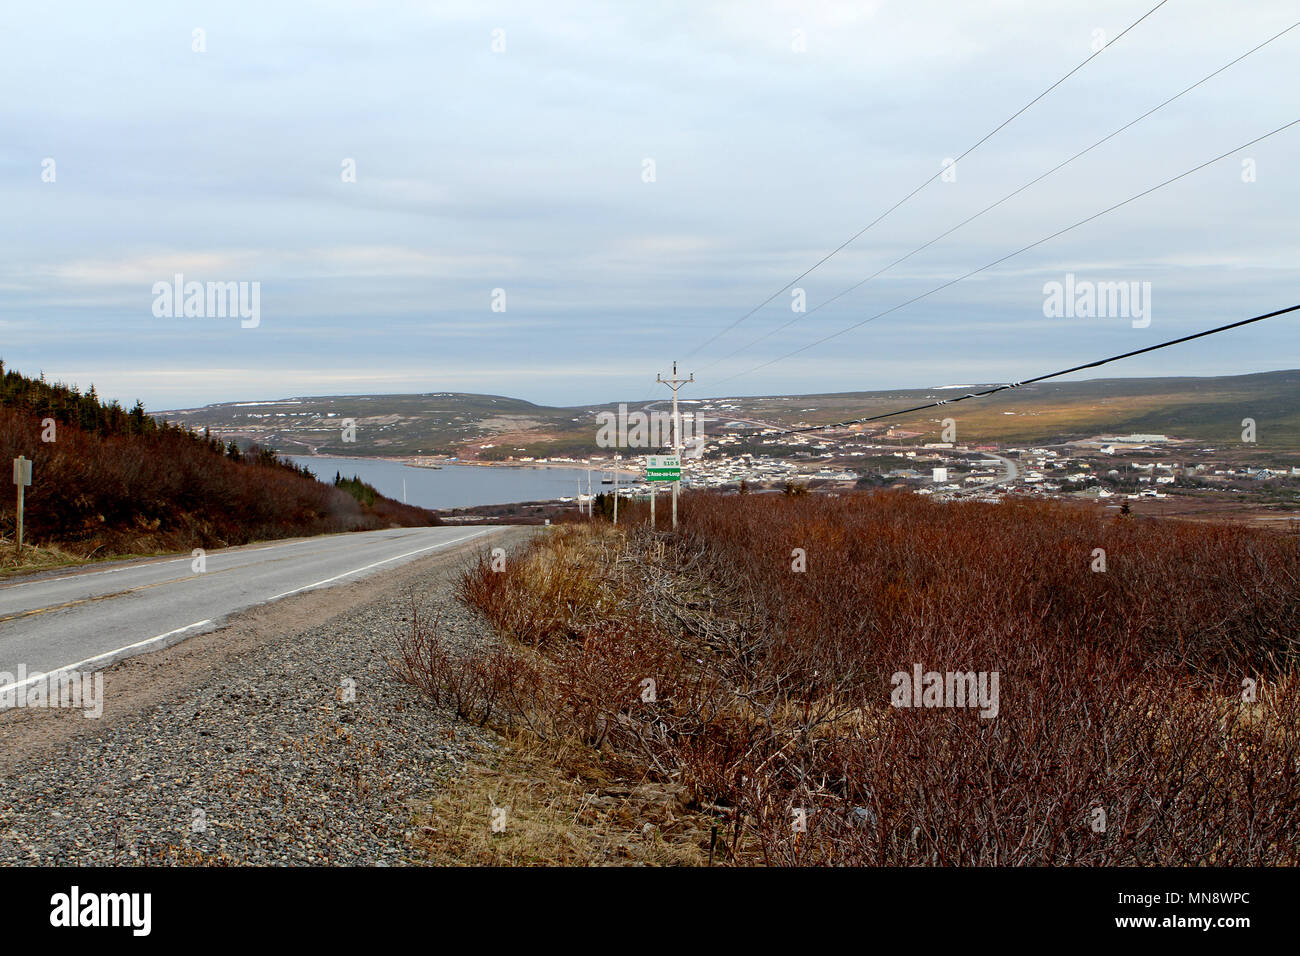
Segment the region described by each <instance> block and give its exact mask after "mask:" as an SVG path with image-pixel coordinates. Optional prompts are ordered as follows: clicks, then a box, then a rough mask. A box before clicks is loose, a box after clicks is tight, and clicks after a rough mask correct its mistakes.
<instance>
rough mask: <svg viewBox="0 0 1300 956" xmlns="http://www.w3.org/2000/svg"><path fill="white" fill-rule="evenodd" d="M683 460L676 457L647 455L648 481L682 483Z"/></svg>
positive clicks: (646, 475)
mask: <svg viewBox="0 0 1300 956" xmlns="http://www.w3.org/2000/svg"><path fill="white" fill-rule="evenodd" d="M681 477H682V460H681V459H680V458H678V457H677V456H676V455H646V459H645V479H646V481H680V480H681Z"/></svg>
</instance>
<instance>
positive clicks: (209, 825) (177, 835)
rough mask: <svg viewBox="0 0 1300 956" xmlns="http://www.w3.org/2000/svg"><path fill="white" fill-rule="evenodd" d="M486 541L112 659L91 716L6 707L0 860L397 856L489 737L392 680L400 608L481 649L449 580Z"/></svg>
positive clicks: (385, 860) (402, 622) (519, 535)
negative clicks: (98, 712)
mask: <svg viewBox="0 0 1300 956" xmlns="http://www.w3.org/2000/svg"><path fill="white" fill-rule="evenodd" d="M531 533H533V532H532V531H531V530H530V529H526V528H518V529H511V530H508V531H504V532H501V533H500V535H499V536H495V537H493V539H492V540H491V545H492V546H497V545H503V546H505V547H511V546H512V545H515V544H518V543H519V542H521V541H522V540H524V539H525V538H526V537H527V536H528V535H529V534H531ZM485 542H486V539H480V540H476V541H475V542H473V543H472V544H469V545H467V546H465V547H463V548H459V549H456V550H455V551H450V552H445V553H441V552H440V553H438V554H436V555H433V556H430V557H428V558H425V559H422V560H420V561H416V562H412V563H411V564H408V565H405V566H403V567H401V568H398V569H394V570H392V571H389V572H386V573H384V574H381V575H376V576H373V577H370V578H367V579H365V580H362V581H357V582H353V583H350V584H346V585H343V586H340V587H336V588H330V589H328V590H323V591H317V592H311V593H306V594H301V595H297V596H294V597H292V598H288V599H286V600H283V601H279V602H277V603H275V604H273V605H269V606H266V607H263V608H259V609H257V610H256V611H253V612H250V613H249V614H246V615H243V616H241V617H240V618H238V619H237V620H235V621H233V622H231V623H230V624H229V625H228V626H226V627H224V628H222V629H220V630H218V631H216V632H213V633H212V634H205V635H201V636H199V637H196V638H193V639H191V640H189V641H186V642H184V643H183V644H180V645H177V646H175V647H173V648H170V649H168V650H166V651H162V652H159V653H156V654H150V655H145V656H142V657H137V658H133V659H130V660H128V661H124V662H122V663H121V664H118V665H116V666H115V667H113V668H110V669H109V670H108V671H107V672H106V674H105V692H104V697H105V708H104V715H103V717H102V718H100V719H98V720H94V719H87V718H85V717H83V716H82V714H81V713H80V712H68V711H57V710H14V711H9V712H7V713H4V714H0V863H6V864H43V865H60V864H64V865H68V864H118V865H123V864H134V863H141V864H144V863H182V864H184V863H195V864H212V863H220V862H229V863H232V864H295V865H303V864H318V865H324V864H365V865H400V864H403V863H405V862H407V861H408V859H409V858H412V857H413V856H414V854H413V853H412V852H411V850H412V848H411V847H410V846H409V844H408V839H409V837H410V836H411V833H412V827H413V824H412V818H413V811H414V810H415V809H417V808H418V807H419V806H420V804H421V802H422V801H423V800H425V799H427V796H428V794H429V793H430V792H431V791H434V790H436V789H437V787H438V785H439V781H442V780H446V779H448V778H449V777H451V776H453V775H455V774H457V773H458V770H459V768H460V767H462V766H463V765H464V764H465V763H466V762H467V761H469V760H470V759H471V758H475V757H485V756H488V754H487V753H486V751H490V750H491V749H492V748H494V747H495V746H496V743H495V738H494V737H493V735H491V734H489V733H485V732H483V731H481V730H479V729H477V728H474V727H470V726H468V725H465V724H463V723H460V722H458V721H456V720H455V718H454V717H453V716H451V715H449V714H447V713H445V712H442V711H439V710H437V709H435V708H433V707H431V706H430V705H429V704H427V703H426V702H425V701H424V700H423V699H422V698H421V697H420V695H419V694H417V693H416V691H414V690H413V689H412V688H410V687H407V686H406V685H404V684H401V683H399V682H398V681H397V680H395V679H394V677H393V674H392V670H391V667H390V665H389V660H390V659H391V657H392V656H393V653H394V639H395V635H396V634H397V633H398V632H399V631H400V630H401V629H403V628H404V627H405V626H406V624H407V622H408V620H409V618H410V613H411V606H410V600H411V596H412V595H414V596H415V597H416V599H417V600H419V601H421V602H422V603H423V606H424V613H426V614H430V615H432V614H437V615H439V616H440V621H441V627H442V628H443V629H444V630H445V632H446V633H448V634H450V635H453V636H454V637H455V638H457V639H459V640H461V641H466V642H472V641H478V640H482V639H483V638H485V637H486V636H487V635H486V629H485V626H484V625H483V624H482V623H481V622H480V621H478V620H477V618H475V617H474V616H473V615H471V614H470V612H468V611H467V610H466V609H465V608H463V607H462V606H461V605H460V604H459V603H458V602H457V601H456V600H455V598H454V596H453V594H452V591H451V587H450V585H451V582H452V581H453V579H454V576H455V575H456V573H457V571H458V569H459V568H460V566H461V565H462V563H463V562H464V561H465V559H466V555H467V554H468V553H470V552H471V551H473V550H477V549H479V548H481V547H483V546H485Z"/></svg>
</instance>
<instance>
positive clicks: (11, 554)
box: [0, 538, 87, 580]
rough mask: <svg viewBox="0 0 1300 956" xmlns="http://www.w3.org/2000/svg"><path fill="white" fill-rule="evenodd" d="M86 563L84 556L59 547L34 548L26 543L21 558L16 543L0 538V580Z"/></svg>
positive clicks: (41, 546)
mask: <svg viewBox="0 0 1300 956" xmlns="http://www.w3.org/2000/svg"><path fill="white" fill-rule="evenodd" d="M86 561H87V558H86V557H85V556H84V555H79V554H73V553H71V552H69V551H66V550H64V549H63V548H60V547H59V546H58V545H38V546H32V545H29V544H26V543H24V544H23V553H22V557H21V558H20V557H19V556H18V553H17V548H16V547H15V546H14V542H13V541H11V540H9V539H8V538H0V580H2V579H4V578H10V577H16V576H17V575H20V574H34V573H35V572H37V571H49V570H52V569H54V568H65V567H70V566H72V565H77V564H85V563H86Z"/></svg>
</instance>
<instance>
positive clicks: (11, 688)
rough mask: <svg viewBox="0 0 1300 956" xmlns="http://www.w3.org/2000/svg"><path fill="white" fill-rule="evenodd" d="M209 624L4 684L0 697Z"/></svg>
mask: <svg viewBox="0 0 1300 956" xmlns="http://www.w3.org/2000/svg"><path fill="white" fill-rule="evenodd" d="M211 623H212V620H211V619H208V620H206V621H195V622H194V623H193V624H186V625H185V626H184V627H178V628H176V630H174V631H168V632H167V633H166V634H159V635H158V636H157V637H151V638H149V639H147V640H143V641H136V642H135V643H134V644H127V645H125V646H123V647H119V648H116V649H115V650H111V651H105V652H104V653H103V654H96V655H95V656H94V657H87V658H86V659H85V660H84V661H77V663H75V664H65V665H64V666H62V667H56V668H55V669H54V670H52V671H44V672H42V673H40V674H34V675H33V676H31V677H29V678H27V679H26V680H24V681H19V682H17V683H13V684H6V685H5V686H4V687H0V696H3V695H4V694H7V693H10V692H11V691H15V690H18V689H20V688H23V687H26V686H27V685H28V684H34V683H36V682H37V681H38V680H44V679H45V678H47V677H49V676H51V675H58V674H62V673H64V672H65V671H75V670H78V669H79V668H82V667H85V666H86V665H87V664H95V663H97V662H99V661H103V660H105V659H106V658H110V657H112V656H113V655H115V654H121V653H122V652H123V651H133V650H135V649H136V648H139V647H147V646H149V645H150V644H155V643H157V642H158V641H163V640H166V639H167V638H169V637H175V636H176V635H177V634H183V633H185V632H186V631H192V630H194V628H196V627H202V626H203V625H205V624H211Z"/></svg>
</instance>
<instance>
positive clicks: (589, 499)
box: [587, 468, 596, 521]
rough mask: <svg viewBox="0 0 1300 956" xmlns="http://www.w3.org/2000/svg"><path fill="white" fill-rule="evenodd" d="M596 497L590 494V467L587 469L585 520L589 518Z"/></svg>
mask: <svg viewBox="0 0 1300 956" xmlns="http://www.w3.org/2000/svg"><path fill="white" fill-rule="evenodd" d="M595 504H596V499H595V498H593V497H592V496H591V469H590V468H588V469H587V520H588V521H590V520H591V517H592V515H591V510H592V508H593V507H595Z"/></svg>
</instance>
